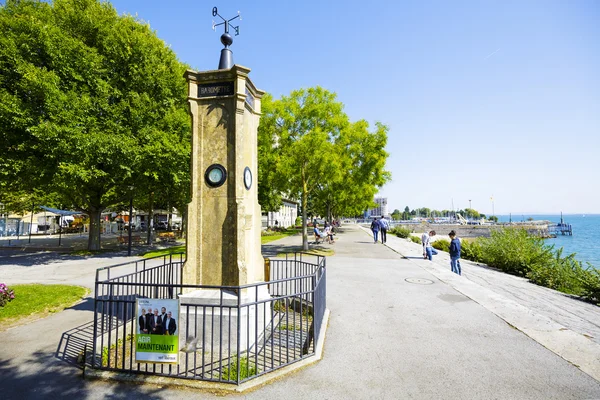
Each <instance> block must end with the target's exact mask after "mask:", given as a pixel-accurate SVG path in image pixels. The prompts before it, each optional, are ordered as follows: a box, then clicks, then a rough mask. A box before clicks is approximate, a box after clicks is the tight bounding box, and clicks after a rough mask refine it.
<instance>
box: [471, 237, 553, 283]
mask: <svg viewBox="0 0 600 400" xmlns="http://www.w3.org/2000/svg"><path fill="white" fill-rule="evenodd" d="M480 244H481V248H482V254H483V260H482V261H483V262H485V263H486V264H487V265H489V266H491V267H495V268H498V269H501V270H503V271H504V272H508V273H511V274H515V275H520V276H525V275H527V273H528V272H529V270H530V268H531V266H532V265H534V264H539V265H543V264H544V262H547V261H549V260H550V259H551V258H552V253H551V251H550V250H549V249H548V248H546V247H544V243H543V239H541V238H539V237H534V236H530V235H529V234H528V233H527V231H526V230H524V229H501V230H497V231H492V232H491V236H490V238H484V239H481V240H480Z"/></svg>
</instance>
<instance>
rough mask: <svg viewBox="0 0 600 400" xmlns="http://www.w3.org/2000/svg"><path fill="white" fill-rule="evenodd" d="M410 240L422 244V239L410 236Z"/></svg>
mask: <svg viewBox="0 0 600 400" xmlns="http://www.w3.org/2000/svg"><path fill="white" fill-rule="evenodd" d="M410 240H411V241H412V242H413V243H418V244H421V238H420V237H417V236H412V235H411V236H410Z"/></svg>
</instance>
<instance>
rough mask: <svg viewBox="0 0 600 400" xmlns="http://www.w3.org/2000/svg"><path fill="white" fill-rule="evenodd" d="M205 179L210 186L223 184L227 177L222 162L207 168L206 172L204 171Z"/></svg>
mask: <svg viewBox="0 0 600 400" xmlns="http://www.w3.org/2000/svg"><path fill="white" fill-rule="evenodd" d="M204 179H205V180H206V183H207V184H208V185H209V186H212V187H219V186H221V185H222V184H223V183H225V179H227V172H226V171H225V167H223V166H222V165H220V164H213V165H211V166H210V167H208V168H207V169H206V172H205V173H204Z"/></svg>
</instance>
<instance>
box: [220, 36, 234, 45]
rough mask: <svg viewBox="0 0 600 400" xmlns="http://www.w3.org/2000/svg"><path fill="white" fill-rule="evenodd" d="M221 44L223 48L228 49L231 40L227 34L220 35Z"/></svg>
mask: <svg viewBox="0 0 600 400" xmlns="http://www.w3.org/2000/svg"><path fill="white" fill-rule="evenodd" d="M221 43H223V46H225V47H229V46H231V44H232V43H233V38H232V37H231V35H230V34H229V33H224V34H222V35H221Z"/></svg>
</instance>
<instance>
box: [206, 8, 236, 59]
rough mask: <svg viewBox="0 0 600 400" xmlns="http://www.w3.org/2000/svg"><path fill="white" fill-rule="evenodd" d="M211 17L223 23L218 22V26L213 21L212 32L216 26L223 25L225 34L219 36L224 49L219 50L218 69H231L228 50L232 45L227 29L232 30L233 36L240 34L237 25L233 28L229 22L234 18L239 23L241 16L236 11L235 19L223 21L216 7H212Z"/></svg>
mask: <svg viewBox="0 0 600 400" xmlns="http://www.w3.org/2000/svg"><path fill="white" fill-rule="evenodd" d="M212 15H213V17H219V18H221V19H222V20H223V22H220V23H218V24H216V23H215V21H213V25H212V28H213V31H215V30H216V29H215V28H216V27H217V26H220V25H225V32H224V33H223V34H222V35H221V43H223V46H225V48H224V49H221V59H220V60H219V69H229V68H231V67H233V53H232V52H231V50H230V49H229V46H231V44H232V43H233V38H232V37H231V35H230V34H229V27H230V26H231V28H233V30H234V31H235V36H237V35H239V34H240V27H239V25H238V26H233V25H231V24H230V22H231V21H233V20H234V19H236V18H239V19H240V21H241V20H242V16H241V14H240V12H239V11H238V15H236V16H235V17H233V18H231V19H225V18H223V17H222V16H221V15H220V14H219V12H218V11H217V7H213V9H212Z"/></svg>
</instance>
